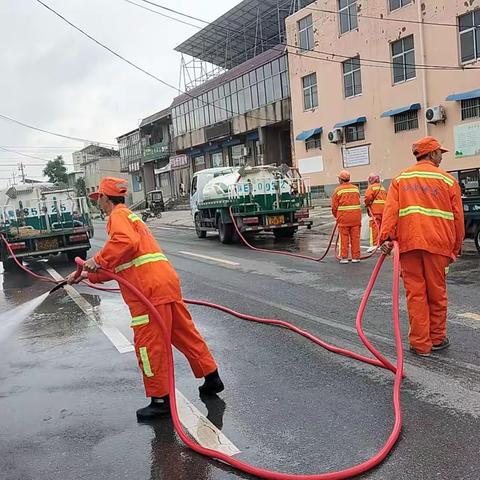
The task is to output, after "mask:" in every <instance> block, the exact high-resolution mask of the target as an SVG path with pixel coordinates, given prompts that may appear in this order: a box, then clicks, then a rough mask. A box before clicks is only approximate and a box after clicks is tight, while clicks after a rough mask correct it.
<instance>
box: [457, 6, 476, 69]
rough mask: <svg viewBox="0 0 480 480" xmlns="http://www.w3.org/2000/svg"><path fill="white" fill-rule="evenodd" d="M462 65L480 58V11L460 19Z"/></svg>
mask: <svg viewBox="0 0 480 480" xmlns="http://www.w3.org/2000/svg"><path fill="white" fill-rule="evenodd" d="M458 28H459V31H460V58H461V61H462V63H466V62H471V61H472V60H476V59H479V58H480V9H478V10H474V11H473V12H470V13H467V14H466V15H462V16H460V17H458Z"/></svg>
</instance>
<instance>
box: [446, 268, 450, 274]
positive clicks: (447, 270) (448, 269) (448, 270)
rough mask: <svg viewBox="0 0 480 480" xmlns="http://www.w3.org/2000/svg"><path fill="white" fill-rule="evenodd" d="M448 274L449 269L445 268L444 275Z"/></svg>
mask: <svg viewBox="0 0 480 480" xmlns="http://www.w3.org/2000/svg"><path fill="white" fill-rule="evenodd" d="M449 272H450V267H445V275H448V273H449Z"/></svg>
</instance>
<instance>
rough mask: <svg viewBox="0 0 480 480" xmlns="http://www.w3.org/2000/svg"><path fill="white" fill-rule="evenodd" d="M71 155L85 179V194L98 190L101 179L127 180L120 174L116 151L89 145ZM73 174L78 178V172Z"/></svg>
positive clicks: (118, 158) (125, 176)
mask: <svg viewBox="0 0 480 480" xmlns="http://www.w3.org/2000/svg"><path fill="white" fill-rule="evenodd" d="M73 155H74V161H75V159H76V160H77V161H79V162H80V163H79V167H78V168H79V171H80V172H82V175H81V176H83V177H84V178H85V185H86V188H87V194H89V193H92V192H95V191H96V190H98V187H99V185H100V180H101V179H102V178H103V177H119V178H127V175H125V174H123V173H121V169H120V154H119V152H118V150H114V149H111V148H105V147H100V146H98V145H89V146H88V147H85V148H83V149H82V150H79V151H78V152H75V154H73ZM75 173H76V174H77V175H76V178H78V176H79V172H75Z"/></svg>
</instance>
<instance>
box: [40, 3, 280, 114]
mask: <svg viewBox="0 0 480 480" xmlns="http://www.w3.org/2000/svg"><path fill="white" fill-rule="evenodd" d="M35 1H36V2H37V3H39V4H40V5H42V6H43V7H45V8H46V9H47V10H49V11H50V12H51V13H53V14H54V15H56V16H57V17H59V18H60V19H61V20H62V21H64V22H65V23H67V24H68V25H70V26H71V27H72V28H74V29H75V30H77V31H78V32H80V33H81V34H82V35H84V36H86V37H87V38H89V39H90V40H91V41H92V42H94V43H96V44H97V45H99V46H100V47H102V48H104V49H105V50H107V51H108V52H110V53H111V54H112V55H114V56H115V57H117V58H119V59H120V60H122V61H124V62H126V63H128V64H129V65H130V66H131V67H133V68H135V69H136V70H138V71H140V72H142V73H144V74H145V75H147V76H149V77H150V78H153V79H154V80H156V81H157V82H159V83H161V84H162V85H165V86H166V87H169V88H171V89H173V90H175V91H176V92H177V93H178V94H179V95H186V96H188V97H189V98H191V99H192V100H193V99H197V100H198V101H199V102H201V103H202V104H204V105H205V106H213V107H215V108H217V109H218V110H222V111H225V112H227V113H231V114H233V115H241V114H240V113H239V112H235V111H233V110H229V109H227V108H224V107H221V106H220V105H214V104H212V103H210V102H206V101H205V100H202V99H200V98H198V97H195V96H194V95H191V94H190V93H188V92H184V91H182V90H181V89H179V88H178V87H176V86H175V85H172V84H171V83H168V82H167V81H165V80H163V79H161V78H160V77H158V76H157V75H155V74H153V73H151V72H149V71H148V70H145V69H144V68H143V67H140V66H139V65H137V64H136V63H134V62H132V61H131V60H129V59H128V58H126V57H124V56H123V55H121V54H120V53H118V52H116V51H115V50H113V49H112V48H110V47H109V46H108V45H105V44H104V43H102V42H100V41H99V40H97V39H96V38H95V37H93V36H92V35H90V34H89V33H87V32H86V31H85V30H83V29H82V28H80V27H78V26H77V25H75V24H74V23H72V22H71V21H70V20H68V19H67V18H65V17H64V16H63V15H62V14H60V13H59V12H57V11H56V10H55V9H53V8H52V7H50V6H49V5H47V4H46V3H44V2H43V1H42V0H35ZM245 115H246V116H248V117H249V118H253V119H256V120H262V121H266V122H271V121H272V119H269V118H262V117H257V116H254V115H251V114H248V113H245Z"/></svg>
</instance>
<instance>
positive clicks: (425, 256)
mask: <svg viewBox="0 0 480 480" xmlns="http://www.w3.org/2000/svg"><path fill="white" fill-rule="evenodd" d="M400 262H401V267H402V278H403V283H404V285H405V290H406V293H407V307H408V319H409V323H410V330H409V333H408V339H409V341H410V345H411V346H412V347H413V348H414V349H415V350H416V351H417V352H419V353H428V352H430V351H431V349H432V345H438V344H440V343H442V341H443V340H444V339H445V337H446V336H447V306H448V298H447V282H446V277H447V273H448V268H449V265H450V258H448V257H445V256H443V255H434V254H432V253H430V252H427V251H425V250H412V251H410V252H406V253H402V254H401V256H400Z"/></svg>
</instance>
